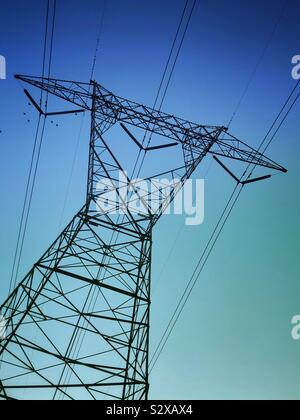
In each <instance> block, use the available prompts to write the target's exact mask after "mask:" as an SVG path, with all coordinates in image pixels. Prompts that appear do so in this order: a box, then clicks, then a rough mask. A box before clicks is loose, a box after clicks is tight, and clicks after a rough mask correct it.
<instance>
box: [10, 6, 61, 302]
mask: <svg viewBox="0 0 300 420" xmlns="http://www.w3.org/2000/svg"><path fill="white" fill-rule="evenodd" d="M49 18H50V0H48V1H47V8H46V22H45V37H44V48H43V50H44V51H43V64H42V74H43V79H44V78H45V72H46V61H47V44H48V34H49ZM55 21H56V0H54V4H53V16H52V29H51V34H50V50H49V61H48V73H47V78H48V79H49V78H50V72H51V65H52V54H53V41H54V31H55ZM48 96H49V93H46V100H45V110H47V107H48ZM42 101H43V91H42V92H41V97H40V104H41V105H42ZM42 118H43V123H42V126H41V122H42ZM45 124H46V116H42V115H41V114H40V115H39V119H38V125H37V129H36V134H35V140H34V146H33V151H32V156H31V161H30V165H29V174H28V179H27V184H26V191H25V198H24V203H23V208H22V214H21V220H20V224H19V230H18V237H17V244H16V249H15V253H14V260H13V268H12V273H11V279H10V285H9V294H10V293H11V292H12V290H13V289H14V287H15V286H16V284H17V280H18V274H19V269H20V263H21V258H22V254H23V248H24V242H25V237H26V232H27V227H28V220H29V216H30V211H31V205H32V198H33V193H34V188H35V184H36V178H37V171H38V167H39V161H40V155H41V148H42V144H43V138H44V132H45ZM41 127H42V128H41ZM40 131H41V134H40Z"/></svg>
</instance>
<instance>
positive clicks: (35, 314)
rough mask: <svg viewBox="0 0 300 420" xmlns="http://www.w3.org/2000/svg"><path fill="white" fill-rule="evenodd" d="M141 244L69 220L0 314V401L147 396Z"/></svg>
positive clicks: (103, 227) (145, 253) (144, 250)
mask: <svg viewBox="0 0 300 420" xmlns="http://www.w3.org/2000/svg"><path fill="white" fill-rule="evenodd" d="M112 234H115V235H117V239H115V240H114V241H111V237H112ZM151 246H152V238H151V234H150V235H149V233H148V234H145V235H144V236H141V235H139V234H137V233H136V232H135V231H133V230H132V231H131V230H130V229H128V228H124V227H122V226H117V225H114V224H111V225H109V224H107V222H105V223H104V222H103V223H102V221H101V218H99V219H98V221H97V222H96V223H95V222H93V223H91V222H90V221H89V218H88V217H87V214H86V212H85V211H84V210H83V211H81V212H79V213H78V215H77V216H76V217H75V218H74V219H73V221H72V222H71V223H70V224H69V226H68V227H67V228H66V229H65V231H64V232H63V233H62V235H60V237H59V238H58V239H57V240H56V241H55V242H54V244H53V245H52V246H51V247H50V248H49V249H48V251H47V252H46V253H45V254H44V256H43V257H42V258H41V259H40V260H39V261H38V262H37V263H36V264H35V265H34V267H33V269H32V270H31V271H30V273H29V274H28V275H27V276H26V277H25V279H24V280H23V281H22V282H21V283H20V285H19V286H18V287H17V289H16V290H15V291H14V292H13V293H12V295H11V296H10V297H9V298H8V300H7V301H6V302H5V303H4V304H3V306H2V307H1V308H0V310H1V313H2V315H3V316H4V318H5V319H6V321H7V337H6V339H5V340H2V341H1V342H0V360H2V362H1V369H0V381H1V382H0V384H1V386H0V396H1V397H2V398H14V399H34V400H36V399H125V400H138V399H146V398H147V392H148V389H149V382H148V346H149V313H150V275H151Z"/></svg>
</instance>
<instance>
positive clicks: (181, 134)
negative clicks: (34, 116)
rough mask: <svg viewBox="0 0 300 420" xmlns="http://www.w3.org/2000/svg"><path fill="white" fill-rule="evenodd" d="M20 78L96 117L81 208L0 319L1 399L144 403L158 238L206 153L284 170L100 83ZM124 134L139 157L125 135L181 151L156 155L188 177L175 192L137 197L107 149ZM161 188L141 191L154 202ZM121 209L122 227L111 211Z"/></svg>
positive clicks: (216, 129) (220, 133)
mask: <svg viewBox="0 0 300 420" xmlns="http://www.w3.org/2000/svg"><path fill="white" fill-rule="evenodd" d="M16 77H17V78H18V79H19V80H21V81H23V82H25V83H28V84H29V85H31V86H33V87H36V88H38V89H41V90H43V91H46V92H48V94H52V95H55V96H56V97H58V98H61V99H62V100H64V101H68V102H69V103H71V104H72V105H76V106H79V107H80V110H84V111H86V112H90V113H91V135H90V148H89V153H90V155H89V170H88V191H87V199H86V202H85V204H84V206H83V207H82V209H81V210H80V211H79V212H78V213H77V214H76V216H75V217H74V218H73V220H72V221H71V222H70V223H69V225H68V226H67V227H66V228H65V229H64V230H63V232H62V233H61V235H60V236H59V237H58V238H57V239H56V241H55V242H54V243H53V244H52V245H51V246H50V248H49V249H48V250H47V251H46V252H45V254H44V255H43V256H42V257H41V258H40V260H39V261H37V262H36V263H35V264H34V266H33V268H32V270H31V271H30V272H29V273H28V274H27V276H26V277H25V278H24V279H23V281H21V282H20V284H19V285H18V287H17V288H16V290H14V291H13V293H12V294H11V295H10V296H9V298H8V299H7V300H6V302H5V303H4V304H3V305H2V306H1V307H0V311H1V312H0V313H1V314H2V316H3V317H4V318H5V319H6V320H7V336H6V338H5V339H3V340H2V341H0V361H1V369H0V399H1V398H2V399H22V398H24V397H26V399H27V398H28V399H58V398H62V397H64V398H69V399H124V400H142V399H147V397H148V390H149V377H148V356H149V323H150V289H151V250H152V230H153V228H154V226H155V225H156V223H157V221H158V220H159V218H160V217H161V215H162V214H163V213H164V211H165V209H166V208H167V207H168V206H169V204H170V203H171V202H172V200H173V199H174V197H175V196H176V194H177V193H178V192H179V191H180V190H181V188H182V187H183V185H184V183H185V182H186V180H187V179H189V178H190V177H191V175H192V174H193V172H194V171H195V169H196V168H197V166H198V165H199V164H200V163H201V161H202V160H203V158H204V157H205V156H206V155H207V154H208V153H213V154H214V155H218V156H224V157H227V158H230V159H235V160H240V161H243V162H247V163H254V164H256V165H259V166H263V167H266V168H271V169H274V170H278V171H285V169H284V168H283V167H282V166H280V165H278V164H276V163H275V162H273V161H272V160H270V159H268V158H267V157H265V156H263V155H262V154H260V153H259V152H258V151H256V150H254V149H252V148H251V147H249V146H247V145H246V144H245V143H243V142H241V141H239V140H238V139H236V138H235V137H233V136H232V135H230V134H229V133H228V130H227V129H226V128H225V127H222V126H203V125H198V124H193V123H190V122H188V121H184V120H182V119H179V118H176V117H174V116H171V115H167V114H165V113H162V112H160V111H157V110H154V109H151V108H148V107H145V106H143V105H139V104H137V103H134V102H132V101H129V100H125V99H123V98H120V97H117V96H115V95H113V94H112V93H111V92H109V91H107V90H106V89H104V88H103V87H102V86H100V85H99V84H97V83H96V82H90V83H77V82H72V81H63V80H57V79H42V78H37V77H26V76H16ZM26 94H27V95H28V96H29V97H30V99H31V100H32V101H33V103H34V105H35V106H36V108H38V109H39V107H38V105H37V104H36V103H35V102H34V100H33V99H32V97H31V96H30V94H29V93H28V92H27V91H26ZM39 110H40V109H39ZM40 112H42V111H41V110H40ZM67 113H69V111H68V112H67ZM118 124H121V125H122V127H123V129H124V131H125V135H126V136H127V135H128V136H130V137H131V139H132V140H134V141H135V142H136V143H137V144H138V145H139V147H142V146H141V145H140V144H139V143H138V141H137V140H136V138H135V137H134V135H133V134H132V133H131V131H129V128H128V126H129V127H133V129H134V128H137V129H140V130H143V131H144V132H145V131H147V132H150V133H152V134H157V135H159V136H162V137H164V138H165V139H168V140H170V139H171V140H172V142H173V143H172V144H164V145H161V146H157V147H154V148H153V147H152V148H149V151H150V150H155V149H162V148H165V147H169V146H174V145H175V144H176V145H177V146H178V156H180V157H181V158H182V162H183V163H182V166H180V167H179V168H174V169H172V170H170V171H169V172H167V173H163V176H164V178H169V179H170V180H174V183H173V187H172V188H171V189H166V190H165V191H164V190H163V189H162V188H161V186H160V187H159V188H158V187H157V190H156V194H154V195H153V193H152V194H151V196H149V194H148V192H147V193H146V192H145V191H143V189H141V188H135V187H134V186H133V187H132V185H131V180H130V179H128V176H127V175H126V173H125V171H124V168H122V167H121V164H120V162H119V160H118V157H117V156H115V154H114V153H113V152H112V150H111V148H110V146H109V141H108V140H107V139H106V136H107V134H108V132H109V130H110V129H111V128H112V127H113V126H116V125H118ZM123 141H124V140H122V142H123ZM121 147H124V146H122V145H121V144H120V148H121ZM170 163H171V164H172V162H170ZM119 173H122V174H124V183H123V185H120V183H119V179H118V175H117V174H119ZM156 178H157V175H155V176H153V177H149V178H147V179H145V180H144V182H146V183H147V184H149V185H151V187H152V188H151V190H152V191H153V190H154V191H155V188H154V189H153V186H155V179H156ZM104 179H105V180H106V182H107V180H109V182H110V185H109V187H108V188H109V189H110V190H111V191H115V193H116V197H117V199H116V200H115V202H110V203H109V208H110V210H107V207H106V205H107V202H106V201H107V194H105V192H107V189H106V191H99V183H100V185H101V182H102V181H103V180H104ZM175 180H178V181H175ZM129 186H131V189H130V188H129ZM124 191H125V194H124ZM133 195H138V197H139V199H140V201H141V203H142V207H143V211H141V212H140V213H138V214H137V213H136V212H134V211H132V208H131V205H132V200H133ZM121 207H122V209H123V213H124V215H123V216H122V217H120V215H119V216H117V215H115V212H113V211H112V210H120V208H121ZM124 210H125V211H124ZM75 344H76V346H75Z"/></svg>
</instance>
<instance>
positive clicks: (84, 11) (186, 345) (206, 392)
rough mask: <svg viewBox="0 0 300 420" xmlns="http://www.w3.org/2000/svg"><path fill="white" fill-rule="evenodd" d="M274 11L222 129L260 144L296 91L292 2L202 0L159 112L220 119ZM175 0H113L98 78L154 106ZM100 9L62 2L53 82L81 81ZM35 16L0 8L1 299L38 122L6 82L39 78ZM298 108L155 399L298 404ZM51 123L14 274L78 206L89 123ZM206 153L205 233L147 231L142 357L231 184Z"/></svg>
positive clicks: (191, 313) (178, 335)
mask: <svg viewBox="0 0 300 420" xmlns="http://www.w3.org/2000/svg"><path fill="white" fill-rule="evenodd" d="M162 3H163V4H162ZM283 4H286V7H285V9H284V13H283V16H282V19H281V20H280V23H279V25H278V27H277V30H276V33H275V34H274V36H273V38H272V41H271V42H270V44H269V45H268V49H267V51H266V53H265V54H264V57H263V60H262V61H261V63H260V66H259V68H258V70H257V72H256V74H255V77H254V79H253V81H252V83H251V86H250V89H249V91H248V93H247V96H246V97H245V99H244V101H243V103H242V106H241V107H240V109H239V112H238V114H237V116H236V118H235V120H234V122H233V124H232V127H231V131H232V132H233V134H235V135H236V136H238V137H240V138H241V139H243V140H245V141H246V142H247V143H249V144H251V145H252V146H254V147H255V146H257V145H258V144H259V143H260V141H261V140H262V138H263V137H264V135H265V133H266V132H267V130H268V129H269V127H270V124H271V123H272V122H273V120H274V117H275V116H276V114H277V113H278V111H279V109H280V107H281V106H282V104H283V102H284V101H285V99H286V97H287V95H288V93H289V92H290V91H291V89H292V87H293V86H294V84H295V81H294V80H292V78H291V70H292V66H291V58H292V56H294V55H296V54H300V46H299V35H300V27H299V19H300V6H299V3H298V2H297V0H289V1H287V2H284V1H282V0H268V1H267V0H263V1H262V0H255V1H248V0H245V1H243V2H240V1H238V0H230V1H225V0H212V1H208V0H202V1H201V0H200V1H199V4H198V7H197V9H196V12H195V15H194V16H193V20H192V22H191V26H190V28H189V32H188V35H187V37H186V40H185V44H184V46H183V50H182V53H181V55H180V59H179V61H178V65H177V67H176V70H175V72H174V76H173V78H172V83H171V86H170V89H169V91H168V95H167V98H166V101H165V104H164V110H165V111H166V112H169V113H171V114H177V115H179V116H182V117H183V118H186V119H189V120H191V121H194V122H198V123H202V124H217V125H226V124H227V122H228V120H229V119H230V117H231V115H232V113H233V111H234V109H235V107H236V105H237V103H238V102H239V99H240V97H241V94H242V92H243V91H244V89H245V86H246V84H247V82H248V80H249V77H250V75H251V74H252V72H253V69H254V67H255V65H256V63H257V60H258V59H259V57H260V56H261V54H262V51H263V50H264V47H265V45H266V43H267V40H268V39H269V38H270V34H271V33H272V31H273V29H274V25H275V22H276V21H277V20H278V17H279V15H280V14H281V10H282V7H283ZM183 5H184V1H183V0H172V1H171V0H165V1H164V2H161V1H158V0H152V1H148V0H144V1H143V2H141V1H138V0H122V1H121V0H108V8H107V13H106V16H105V21H104V29H103V37H102V41H101V46H100V51H99V56H98V62H97V68H96V73H95V78H96V79H97V81H98V82H99V83H101V84H102V85H103V86H105V87H107V88H108V89H110V90H111V91H113V92H115V93H116V94H119V95H121V96H124V97H128V98H131V99H133V100H136V101H139V102H142V103H145V104H149V105H152V104H153V101H154V98H155V95H156V91H157V88H158V85H159V82H160V79H161V76H162V72H163V68H164V65H165V62H166V59H167V56H168V53H169V50H170V46H171V43H172V40H173V37H174V32H175V30H176V27H177V24H178V21H179V18H180V14H181V11H182V8H183ZM101 7H102V3H101V2H100V1H96V0H86V1H85V2H83V1H81V0H76V1H74V0H73V1H71V0H58V15H57V29H56V33H55V39H54V55H53V71H52V73H53V74H52V75H53V76H54V77H60V78H66V79H74V80H80V81H89V76H90V71H91V65H92V57H93V53H94V48H95V41H96V35H97V31H98V26H99V25H98V22H99V16H100V13H101ZM44 13H45V2H44V1H40V0H30V1H29V0H28V1H27V2H23V1H21V0H16V1H15V2H13V4H12V2H9V1H8V0H2V2H1V16H0V28H1V29H0V30H1V37H0V54H1V55H4V56H5V57H6V59H7V71H8V75H7V76H8V78H7V80H6V81H2V80H1V81H0V109H1V113H0V130H1V131H2V133H1V134H0V147H1V153H0V162H1V164H0V182H1V219H0V232H1V236H0V250H1V265H0V279H1V287H0V300H1V301H2V300H3V299H4V298H5V297H6V295H7V292H8V285H9V276H10V271H11V268H12V261H13V253H14V247H15V244H16V236H17V230H18V221H19V218H20V213H21V206H22V200H23V197H24V192H25V185H26V184H25V182H26V176H27V171H28V165H29V159H30V155H31V150H32V146H33V135H34V131H35V127H36V123H37V115H36V113H35V112H34V110H33V108H32V107H28V105H27V102H28V101H27V100H26V98H25V97H24V95H23V92H22V86H20V85H19V83H18V82H16V81H15V80H14V78H13V75H14V74H15V73H19V74H32V75H40V74H41V60H42V41H41V40H42V37H43V22H44ZM299 106H300V105H299V103H298V104H297V105H296V106H295V107H294V109H293V112H292V113H291V114H290V115H289V118H288V120H287V121H286V123H285V125H284V126H283V127H282V129H281V131H280V133H279V134H278V136H277V138H276V141H275V142H274V143H273V144H272V146H271V148H270V149H269V151H268V155H269V156H270V157H271V158H272V159H273V160H275V161H277V162H278V163H280V164H282V165H283V166H285V167H287V168H288V170H289V172H288V174H286V175H285V174H284V175H281V174H280V175H278V176H275V177H273V178H272V179H271V180H268V181H264V182H262V183H258V184H254V185H251V186H249V187H248V188H247V189H245V191H244V193H243V194H242V196H241V199H240V201H239V203H238V205H237V207H236V208H235V210H234V212H233V214H232V216H231V218H230V220H229V222H228V223H227V225H226V227H225V230H224V232H223V234H222V237H221V238H220V240H219V242H218V244H217V246H216V247H215V249H214V252H213V254H212V256H211V258H210V259H209V262H208V264H207V265H206V268H205V270H204V272H203V274H202V276H201V278H200V280H199V283H198V284H197V287H196V289H195V290H194V293H193V295H192V297H191V299H190V301H189V304H188V306H187V307H186V309H185V311H184V313H183V316H182V317H181V319H180V321H179V322H178V324H177V327H176V329H175V331H174V333H173V335H172V337H171V339H170V341H169V342H168V345H167V347H166V349H165V351H164V353H163V354H162V356H161V358H160V359H159V363H158V364H157V366H156V368H155V370H154V371H153V373H152V377H151V394H150V397H151V398H152V399H300V375H299V372H300V341H299V342H295V341H293V340H292V339H291V319H292V317H293V316H294V315H296V314H300V299H299V296H300V282H299V274H300V262H299V261H300V260H299V244H298V239H299V233H300V232H299V220H298V217H299V214H300V188H299V175H300V166H299V156H300V153H299V152H300V146H299V138H298V137H299V110H300V108H299ZM23 113H26V115H23ZM28 119H29V120H30V122H28V121H27V120H28ZM56 123H57V124H58V125H59V126H58V127H56V125H55V124H56ZM55 124H48V126H47V131H46V136H45V142H44V147H43V150H42V156H41V163H40V169H39V173H38V180H37V185H36V190H35V194H34V200H33V207H32V212H31V217H30V222H29V228H28V235H27V239H26V243H25V250H24V256H23V260H22V266H21V274H22V275H24V274H25V273H26V272H27V271H28V269H29V268H30V267H31V266H32V264H33V263H34V261H35V260H36V259H37V258H38V257H39V256H40V255H41V253H42V252H43V251H44V250H45V248H46V247H48V246H49V244H50V243H51V242H52V241H53V240H54V239H55V237H56V236H57V234H58V232H59V228H60V227H61V226H60V221H61V219H62V221H63V222H62V225H63V226H64V225H65V224H66V223H67V222H68V220H69V219H70V217H71V216H72V215H73V214H74V212H75V211H76V210H78V209H79V208H80V207H81V205H82V203H83V200H84V197H85V189H86V169H87V157H88V156H87V151H88V128H89V127H88V126H89V121H88V118H87V117H85V118H83V119H82V117H81V116H77V117H73V116H72V117H67V118H64V119H59V120H57V121H56V120H55ZM81 125H82V129H80V127H81ZM77 143H78V145H79V146H78V153H77V154H76V159H75V167H74V172H73V177H72V180H71V188H70V190H69V195H68V200H67V206H66V208H65V211H64V212H63V213H62V211H63V207H64V204H63V203H64V200H65V196H66V191H67V189H68V188H67V187H68V180H69V177H70V171H71V167H72V162H73V160H74V153H75V151H76V145H77ZM124 153H125V154H126V150H124ZM210 159H211V158H208V159H206V160H205V161H204V162H203V165H202V166H201V167H200V168H199V170H198V171H197V177H205V179H206V208H205V213H206V215H205V222H204V224H203V225H202V226H199V227H185V226H184V220H183V219H182V218H181V217H172V216H166V217H165V218H164V219H163V220H161V222H160V225H159V226H158V227H157V229H156V231H155V235H154V241H155V245H154V259H153V297H152V301H153V307H152V326H151V329H152V349H154V348H155V345H156V343H157V342H158V341H159V339H160V336H161V334H162V332H163V330H164V328H165V326H166V324H167V323H168V320H169V318H170V315H171V313H172V311H173V309H174V307H175V306H176V303H177V301H178V299H179V297H180V295H181V293H182V292H183V290H184V288H185V286H186V283H187V281H188V280H189V278H190V275H191V274H192V272H193V270H194V267H195V265H196V262H197V260H198V258H199V256H200V255H201V253H202V250H203V248H204V246H205V244H206V241H207V240H208V238H209V235H210V233H211V231H212V229H213V227H214V225H215V223H216V221H217V219H218V217H219V215H220V213H221V211H222V210H223V208H224V205H225V203H226V201H227V199H228V197H229V195H230V194H231V192H232V189H233V187H234V185H233V182H232V179H231V178H229V177H228V176H227V174H225V173H224V172H223V170H222V169H221V168H220V167H218V166H217V165H216V164H215V163H212V161H211V160H210ZM176 238H177V242H176V244H175V246H174V240H175V239H176ZM170 249H173V252H172V253H171V254H170ZM20 279H21V278H20Z"/></svg>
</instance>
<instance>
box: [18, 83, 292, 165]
mask: <svg viewBox="0 0 300 420" xmlns="http://www.w3.org/2000/svg"><path fill="white" fill-rule="evenodd" d="M16 78H17V79H18V80H20V81H22V82H25V83H28V84H30V85H32V86H35V87H37V88H39V89H41V90H44V91H46V92H48V93H50V94H52V95H55V96H57V97H59V98H61V99H63V100H65V101H67V102H69V103H72V104H74V105H77V106H80V107H82V108H83V109H85V110H87V111H92V104H93V102H94V103H95V104H96V118H97V119H98V120H100V121H102V122H104V123H106V124H107V127H108V128H109V127H111V126H112V125H114V124H116V123H117V122H122V123H126V124H129V125H132V126H135V127H137V128H140V129H143V130H146V131H147V132H149V133H153V134H157V135H160V136H163V137H166V138H169V139H172V140H174V141H176V142H178V144H182V145H183V147H185V145H186V144H187V143H188V147H189V148H191V152H192V151H193V150H194V151H195V152H197V149H199V148H200V149H206V148H208V147H209V148H210V150H209V153H211V154H215V155H218V156H223V157H226V158H229V159H233V160H239V161H242V162H245V163H249V164H253V165H256V166H262V167H266V168H269V169H273V170H276V171H280V172H286V169H285V168H284V167H282V166H281V165H279V164H277V163H276V162H274V161H273V160H271V159H269V158H268V157H266V156H265V155H264V154H262V153H260V152H259V151H258V150H256V149H254V148H252V147H251V146H249V145H248V144H246V143H245V142H243V141H241V140H239V139H237V138H236V137H235V136H233V135H232V134H230V133H229V132H228V129H227V128H226V127H224V126H210V125H199V124H195V123H192V122H190V121H187V120H184V119H182V118H178V117H176V116H174V115H170V114H166V113H164V112H162V111H158V110H155V109H153V108H150V107H147V106H144V105H141V104H139V103H136V102H134V101H130V100H127V99H124V98H122V97H120V96H116V95H114V94H113V93H111V92H110V91H108V90H107V89H105V88H104V87H103V86H101V85H99V84H98V83H96V82H93V81H91V82H90V83H82V82H74V81H66V80H59V79H51V78H49V79H48V78H47V79H45V78H41V77H31V76H20V75H17V76H16ZM212 139H215V141H214V146H213V147H210V146H211V141H212Z"/></svg>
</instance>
